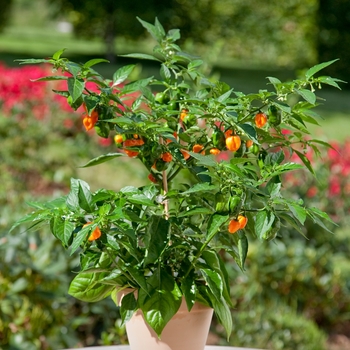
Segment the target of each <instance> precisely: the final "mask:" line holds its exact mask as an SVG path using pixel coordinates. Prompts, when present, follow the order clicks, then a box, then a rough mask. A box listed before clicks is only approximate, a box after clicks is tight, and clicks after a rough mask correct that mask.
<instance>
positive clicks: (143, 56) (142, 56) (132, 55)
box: [120, 53, 161, 62]
mask: <svg viewBox="0 0 350 350" xmlns="http://www.w3.org/2000/svg"><path fill="white" fill-rule="evenodd" d="M120 57H130V58H138V59H143V60H150V61H157V62H161V60H159V59H158V58H157V57H154V56H152V55H147V54H145V53H129V54H127V55H120Z"/></svg>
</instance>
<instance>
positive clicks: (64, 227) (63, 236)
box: [52, 217, 74, 247]
mask: <svg viewBox="0 0 350 350" xmlns="http://www.w3.org/2000/svg"><path fill="white" fill-rule="evenodd" d="M73 230H74V224H73V223H72V222H70V221H68V220H65V219H63V218H61V217H56V218H55V219H54V225H53V231H52V233H53V234H54V235H55V237H56V238H58V239H59V240H60V241H62V243H63V245H64V246H65V247H67V246H68V242H69V240H70V238H71V237H72V234H73Z"/></svg>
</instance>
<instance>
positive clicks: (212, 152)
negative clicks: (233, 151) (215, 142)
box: [209, 148, 221, 156]
mask: <svg viewBox="0 0 350 350" xmlns="http://www.w3.org/2000/svg"><path fill="white" fill-rule="evenodd" d="M220 152H221V151H220V150H219V149H218V148H212V149H211V150H210V151H209V153H210V154H213V155H215V156H216V155H218V154H220Z"/></svg>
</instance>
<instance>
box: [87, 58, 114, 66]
mask: <svg viewBox="0 0 350 350" xmlns="http://www.w3.org/2000/svg"><path fill="white" fill-rule="evenodd" d="M98 63H109V61H108V60H106V59H104V58H93V59H92V60H89V61H87V62H85V63H84V66H83V67H84V68H90V67H92V66H94V65H95V64H98Z"/></svg>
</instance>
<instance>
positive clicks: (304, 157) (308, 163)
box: [293, 148, 316, 176]
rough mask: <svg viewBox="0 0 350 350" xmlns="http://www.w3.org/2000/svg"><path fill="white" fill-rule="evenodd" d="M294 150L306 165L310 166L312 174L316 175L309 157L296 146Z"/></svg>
mask: <svg viewBox="0 0 350 350" xmlns="http://www.w3.org/2000/svg"><path fill="white" fill-rule="evenodd" d="M293 151H294V152H295V153H296V154H297V155H298V157H299V158H300V160H301V161H302V162H303V163H304V164H305V166H306V167H307V168H308V170H309V171H310V173H311V174H313V175H314V176H316V174H315V171H314V169H313V168H312V165H311V162H310V161H309V159H308V158H307V157H306V156H305V155H304V154H303V153H301V152H299V151H297V150H296V149H295V148H293Z"/></svg>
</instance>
